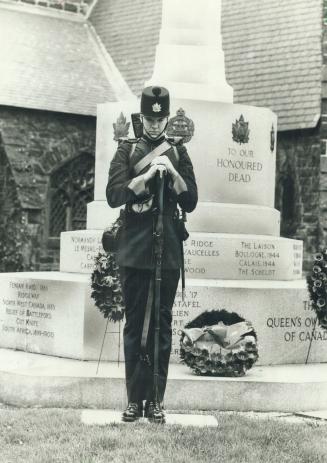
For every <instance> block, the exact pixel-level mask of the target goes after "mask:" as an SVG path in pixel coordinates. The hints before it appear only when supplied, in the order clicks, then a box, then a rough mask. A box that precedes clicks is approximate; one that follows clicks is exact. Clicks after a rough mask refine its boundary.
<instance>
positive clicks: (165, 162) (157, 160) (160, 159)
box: [151, 156, 178, 179]
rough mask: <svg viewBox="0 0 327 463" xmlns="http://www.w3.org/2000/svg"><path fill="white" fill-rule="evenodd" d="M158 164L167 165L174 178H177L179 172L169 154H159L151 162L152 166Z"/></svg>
mask: <svg viewBox="0 0 327 463" xmlns="http://www.w3.org/2000/svg"><path fill="white" fill-rule="evenodd" d="M157 164H159V165H163V166H165V167H166V169H167V171H168V172H169V173H170V175H171V176H172V177H173V179H175V178H176V177H177V176H178V172H177V170H176V169H175V167H174V166H173V164H172V163H171V161H170V159H169V158H168V156H158V157H156V158H154V160H153V161H152V162H151V166H155V165H157Z"/></svg>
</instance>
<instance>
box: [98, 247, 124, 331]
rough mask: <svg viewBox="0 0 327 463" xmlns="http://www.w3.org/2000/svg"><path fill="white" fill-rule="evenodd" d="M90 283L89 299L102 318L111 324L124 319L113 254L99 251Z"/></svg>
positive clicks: (120, 290)
mask: <svg viewBox="0 0 327 463" xmlns="http://www.w3.org/2000/svg"><path fill="white" fill-rule="evenodd" d="M91 282H92V283H91V288H92V292H91V297H92V298H93V299H94V301H95V305H96V306H97V307H98V309H99V310H100V312H101V313H102V314H103V316H104V318H108V319H109V320H111V321H113V322H117V321H121V320H122V319H123V318H124V313H125V306H124V302H123V295H122V289H121V284H120V279H119V272H118V265H117V264H116V261H115V257H114V254H113V253H107V252H102V251H100V252H99V254H98V255H97V256H96V257H95V268H94V270H93V273H92V275H91Z"/></svg>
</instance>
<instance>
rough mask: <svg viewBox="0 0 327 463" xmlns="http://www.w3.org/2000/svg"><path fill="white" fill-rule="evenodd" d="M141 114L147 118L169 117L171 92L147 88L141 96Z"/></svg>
mask: <svg viewBox="0 0 327 463" xmlns="http://www.w3.org/2000/svg"><path fill="white" fill-rule="evenodd" d="M141 113H142V114H143V116H146V117H166V116H169V92H168V90H167V89H166V88H165V87H146V88H145V89H144V90H143V92H142V96H141Z"/></svg>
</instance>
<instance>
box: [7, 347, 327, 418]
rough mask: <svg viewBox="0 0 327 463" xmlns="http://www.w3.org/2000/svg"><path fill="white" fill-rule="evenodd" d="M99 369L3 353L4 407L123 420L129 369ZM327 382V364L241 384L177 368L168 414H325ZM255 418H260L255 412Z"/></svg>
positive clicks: (285, 369)
mask: <svg viewBox="0 0 327 463" xmlns="http://www.w3.org/2000/svg"><path fill="white" fill-rule="evenodd" d="M96 367H97V362H94V361H93V362H92V361H89V362H87V361H79V360H71V359H66V358H58V357H49V356H47V355H38V354H32V353H27V352H20V351H14V350H10V349H0V384H1V387H0V403H1V402H2V403H6V404H10V405H14V406H17V407H59V408H60V407H69V408H75V409H85V408H87V409H101V410H103V409H110V410H115V411H116V412H118V413H119V414H120V413H121V410H123V409H124V408H125V406H126V389H125V380H124V374H125V365H124V364H123V363H121V364H120V365H119V366H118V365H117V363H116V362H114V363H110V362H101V365H100V367H101V368H100V370H99V374H98V375H96V373H95V371H96ZM326 378H327V364H319V365H317V364H316V365H282V366H270V367H257V366H254V367H253V368H252V369H251V370H249V371H248V372H247V374H246V375H245V376H243V377H241V378H223V377H203V376H197V375H194V374H193V373H192V372H191V371H190V370H189V368H187V367H186V366H185V365H181V364H171V365H170V367H169V375H168V384H167V391H166V394H165V408H166V409H167V410H187V411H190V410H194V411H195V412H196V411H197V410H210V411H212V410H219V411H220V412H222V411H226V412H225V413H233V412H235V411H238V412H249V411H253V410H256V411H257V412H258V411H260V412H270V413H271V412H278V414H279V416H280V414H281V412H282V413H286V412H288V413H290V412H293V413H294V412H298V411H299V404H300V405H301V410H302V411H305V410H309V411H312V410H317V411H321V410H326V409H327V396H326V393H325V392H326V386H327V380H326ZM108 391H109V392H110V393H108ZM240 398H241V400H240ZM228 410H229V412H227V411H228ZM230 410H232V411H233V412H231V411H230ZM302 413H303V412H302ZM250 416H252V417H253V418H255V416H254V414H253V412H252V414H251V415H250ZM273 416H274V415H273ZM261 417H262V416H258V418H261Z"/></svg>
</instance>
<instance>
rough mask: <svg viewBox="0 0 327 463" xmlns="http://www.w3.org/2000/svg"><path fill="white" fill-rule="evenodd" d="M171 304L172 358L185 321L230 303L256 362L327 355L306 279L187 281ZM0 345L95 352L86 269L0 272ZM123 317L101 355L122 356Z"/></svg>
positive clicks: (98, 331) (96, 332)
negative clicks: (243, 322) (250, 331)
mask: <svg viewBox="0 0 327 463" xmlns="http://www.w3.org/2000/svg"><path fill="white" fill-rule="evenodd" d="M186 285H187V287H186V289H187V294H186V298H185V300H184V301H182V299H181V294H180V292H178V294H177V297H176V301H175V304H174V308H173V350H172V357H171V361H172V362H178V361H179V339H180V334H181V329H182V328H183V326H184V324H186V323H187V322H188V321H190V320H192V319H193V318H195V317H196V316H197V315H199V314H200V313H202V312H203V311H205V310H212V309H217V310H221V309H226V310H228V311H235V312H237V313H238V314H239V315H240V316H242V317H244V318H246V319H247V320H250V321H251V322H252V323H253V325H254V327H255V330H256V332H257V335H258V349H259V360H258V365H276V364H291V363H299V364H301V363H302V364H303V363H305V362H306V358H307V353H308V349H309V344H310V340H311V339H312V346H311V351H310V355H309V358H308V361H309V362H310V363H315V362H326V361H327V342H326V341H327V332H326V331H322V330H320V329H316V330H313V328H314V323H315V314H314V312H313V311H312V310H311V308H310V304H309V302H308V293H307V289H306V283H305V281H304V280H298V281H292V282H283V281H237V280H235V281H232V280H224V281H223V280H199V279H188V280H187V281H186ZM0 288H1V299H0V331H1V336H0V347H6V348H12V349H19V350H24V351H28V352H36V353H42V354H48V355H53V356H62V357H69V358H75V359H82V360H97V359H98V358H99V355H100V349H101V344H102V340H103V335H104V332H105V328H106V320H105V319H104V318H103V317H102V315H101V314H100V312H99V311H98V310H97V308H96V307H95V305H94V303H93V300H92V299H91V297H90V292H91V290H90V276H89V275H82V274H80V275H76V274H72V273H63V272H42V273H41V272H40V273H39V272H30V273H7V274H1V275H0ZM122 329H123V323H121V324H120V325H119V323H117V324H114V323H109V324H108V327H107V334H106V336H105V343H104V349H103V354H102V360H110V361H116V360H118V359H120V360H123V348H122Z"/></svg>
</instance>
